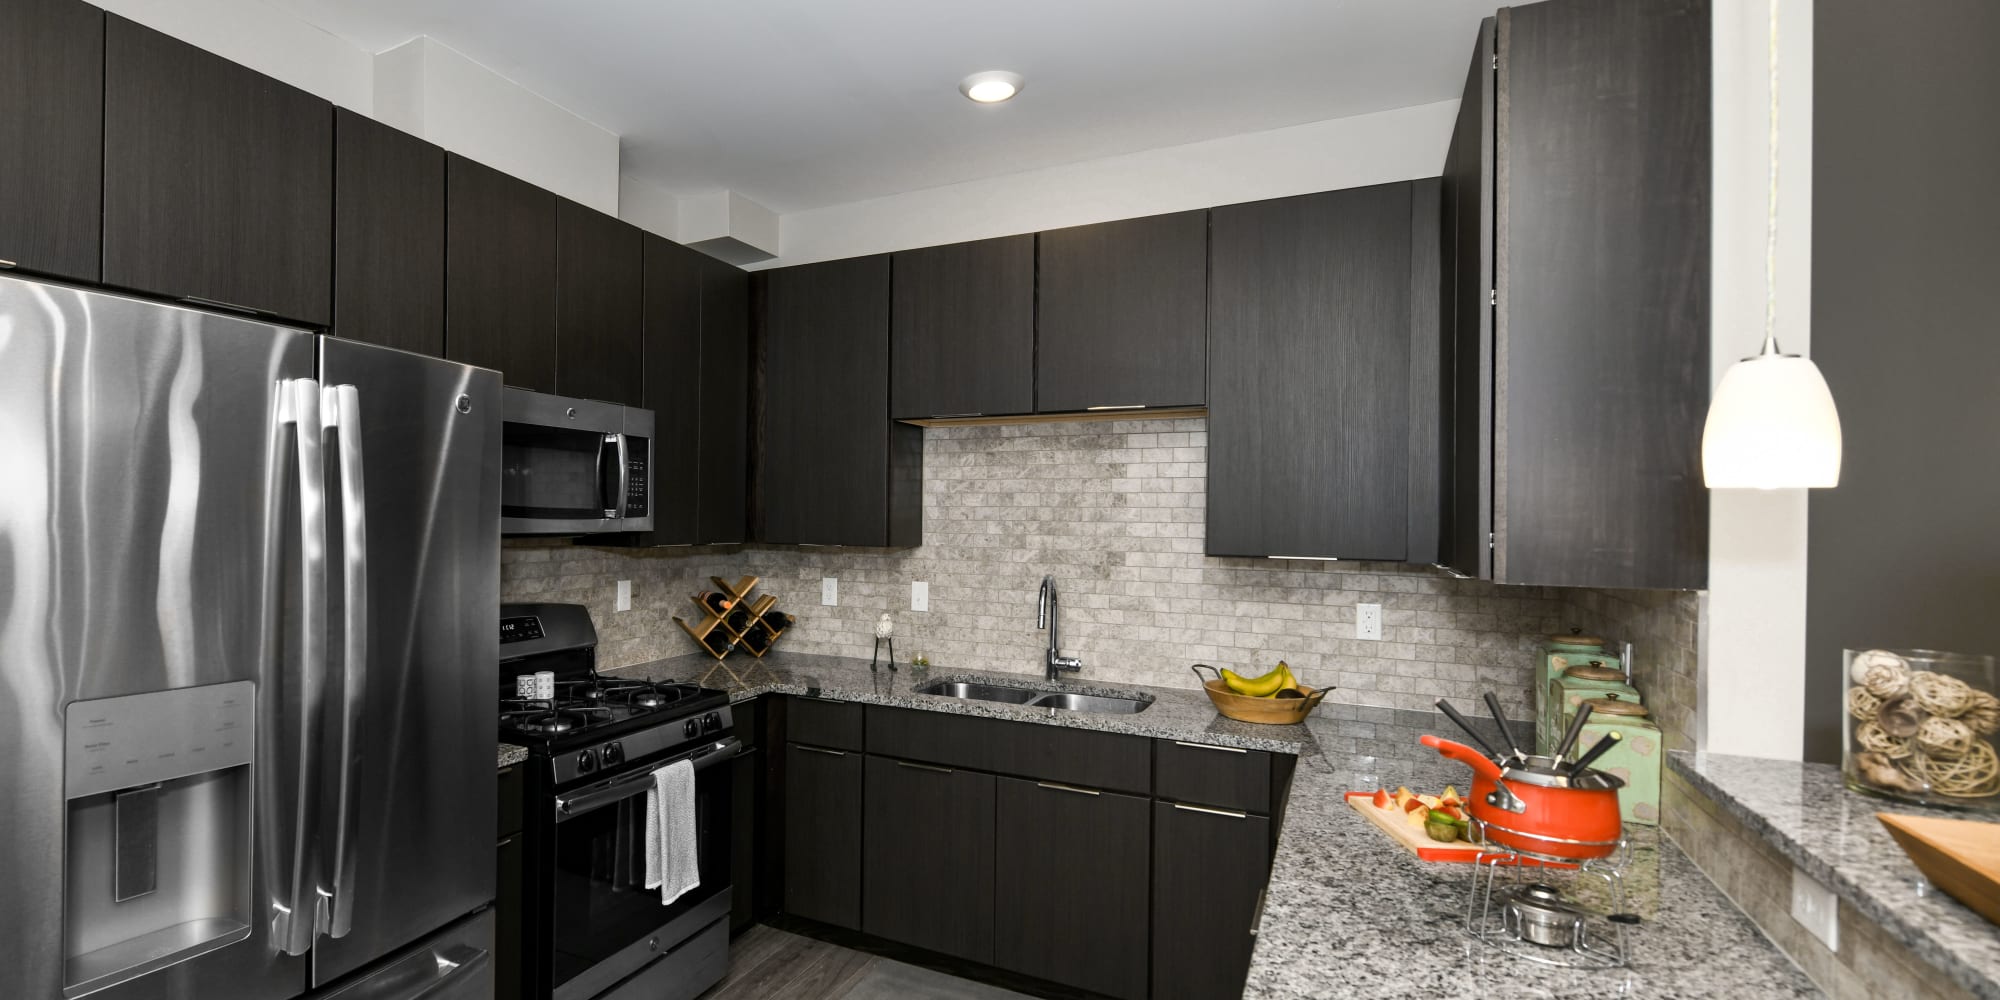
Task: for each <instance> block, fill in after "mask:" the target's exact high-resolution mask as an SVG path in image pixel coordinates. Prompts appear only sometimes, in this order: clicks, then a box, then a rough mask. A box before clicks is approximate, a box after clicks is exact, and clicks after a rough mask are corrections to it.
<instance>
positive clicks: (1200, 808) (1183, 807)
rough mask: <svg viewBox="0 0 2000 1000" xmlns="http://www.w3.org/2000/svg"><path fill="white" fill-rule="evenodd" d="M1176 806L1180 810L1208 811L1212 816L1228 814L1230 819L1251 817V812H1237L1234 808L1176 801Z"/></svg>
mask: <svg viewBox="0 0 2000 1000" xmlns="http://www.w3.org/2000/svg"><path fill="white" fill-rule="evenodd" d="M1174 808H1175V809H1179V810H1180V811H1182V812H1191V813H1206V814H1208V815H1210V816H1227V817H1229V818H1230V819H1249V818H1250V814H1249V813H1243V812H1237V811H1236V810H1234V809H1210V808H1207V807H1206V806H1188V805H1182V804H1180V803H1179V802H1176V803H1174Z"/></svg>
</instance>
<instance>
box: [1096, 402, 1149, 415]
mask: <svg viewBox="0 0 2000 1000" xmlns="http://www.w3.org/2000/svg"><path fill="white" fill-rule="evenodd" d="M1145 408H1146V404H1144V403H1125V404H1122V405H1119V406H1086V407H1084V410H1086V411H1088V412H1090V413H1103V412H1104V411H1106V410H1143V409H1145Z"/></svg>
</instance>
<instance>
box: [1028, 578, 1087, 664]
mask: <svg viewBox="0 0 2000 1000" xmlns="http://www.w3.org/2000/svg"><path fill="white" fill-rule="evenodd" d="M1056 603H1057V602H1056V578H1055V577H1054V576H1044V577H1042V596H1041V599H1040V601H1039V603H1037V604H1036V605H1035V627H1036V628H1045V629H1048V630H1049V652H1048V664H1047V666H1048V677H1049V680H1055V679H1057V678H1059V677H1061V676H1062V673H1063V671H1065V670H1069V671H1077V670H1082V669H1083V661H1082V660H1079V659H1077V658H1076V657H1074V656H1064V655H1062V651H1061V650H1060V648H1059V647H1058V646H1057V642H1056V639H1057V634H1058V631H1059V630H1058V629H1057V627H1056V617H1057V615H1058V611H1057V609H1056Z"/></svg>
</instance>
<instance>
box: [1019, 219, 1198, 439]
mask: <svg viewBox="0 0 2000 1000" xmlns="http://www.w3.org/2000/svg"><path fill="white" fill-rule="evenodd" d="M1038 239H1039V240H1040V244H1039V248H1038V251H1037V252H1038V254H1039V255H1040V256H1039V260H1038V262H1037V264H1036V282H1037V287H1036V299H1035V302H1036V320H1035V322H1036V334H1035V411H1036V412H1037V413H1066V412H1076V411H1081V410H1088V409H1090V408H1091V407H1125V406H1149V407H1162V406H1200V405H1201V404H1202V403H1203V402H1205V401H1206V400H1207V398H1208V385H1207V376H1208V371H1207V367H1206V364H1207V360H1206V348H1207V343H1208V213H1207V212H1206V211H1197V212H1180V213H1176V214H1174V215H1156V216H1152V217H1149V218H1144V219H1127V220H1124V221H1121V222H1106V223H1100V224H1098V225H1092V226H1077V227H1075V228H1072V229H1057V230H1052V231H1049V232H1045V233H1041V234H1039V235H1038Z"/></svg>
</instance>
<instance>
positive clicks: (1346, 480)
mask: <svg viewBox="0 0 2000 1000" xmlns="http://www.w3.org/2000/svg"><path fill="white" fill-rule="evenodd" d="M1210 216H1211V222H1210V240H1211V252H1210V256H1211V260H1210V279H1209V280H1210V290H1209V304H1208V305H1209V352H1208V354H1209V401H1208V406H1209V420H1208V456H1209V462H1208V531H1207V543H1206V544H1207V552H1208V554H1209V555H1213V556H1304V557H1338V558H1343V559H1378V560H1387V561H1399V560H1402V559H1405V558H1407V557H1408V554H1409V551H1410V549H1409V538H1408V532H1409V522H1410V506H1409V504H1410V469H1411V464H1412V462H1414V461H1418V460H1432V459H1434V456H1435V454H1436V452H1435V449H1434V448H1433V450H1432V451H1431V453H1430V455H1431V458H1424V457H1422V456H1416V455H1412V454H1411V444H1410V442H1411V405H1412V399H1411V393H1410V385H1411V375H1410V365H1411V352H1412V347H1411V336H1412V329H1411V323H1412V303H1411V298H1412V295H1411V288H1412V278H1411V268H1410V261H1411V254H1412V235H1411V234H1412V227H1413V217H1412V195H1411V185H1410V184H1408V183H1399V184H1383V185H1377V186H1374V187H1366V188H1354V189H1351V190H1345V191H1331V192H1327V193H1324V194H1312V195H1304V196H1300V197H1295V198H1281V199H1276V200H1272V201H1263V202H1254V203H1251V204H1246V205H1231V206H1228V207H1225V208H1218V209H1215V210H1214V211H1213V212H1212V213H1210ZM1429 219H1430V221H1431V224H1432V226H1433V228H1432V230H1431V231H1430V232H1428V233H1427V234H1426V238H1427V239H1428V240H1431V241H1435V239H1436V232H1435V220H1436V216H1435V214H1434V213H1433V214H1432V215H1431V216H1429ZM1433 294H1435V293H1433ZM1435 313H1436V310H1435V309H1432V310H1430V315H1432V316H1433V317H1435ZM1431 335H1432V336H1436V331H1435V330H1433V331H1431Z"/></svg>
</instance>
